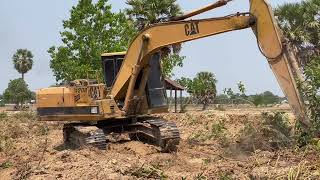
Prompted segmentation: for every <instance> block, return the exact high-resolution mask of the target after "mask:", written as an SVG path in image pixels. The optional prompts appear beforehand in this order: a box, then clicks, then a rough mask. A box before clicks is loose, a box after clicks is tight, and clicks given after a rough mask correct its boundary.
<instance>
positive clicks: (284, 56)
mask: <svg viewBox="0 0 320 180" xmlns="http://www.w3.org/2000/svg"><path fill="white" fill-rule="evenodd" d="M219 2H220V1H219ZM225 4H226V3H225ZM250 4H251V8H250V13H238V14H235V15H230V16H226V17H221V18H210V19H201V20H180V21H171V22H167V23H161V24H155V25H152V26H150V27H148V28H146V29H144V30H143V31H142V32H141V33H140V34H139V35H138V36H137V37H136V38H135V39H134V40H133V42H132V44H131V45H130V47H129V49H128V51H127V54H126V57H125V60H124V62H123V65H122V67H121V69H120V71H119V73H118V76H117V79H116V81H115V83H114V86H113V88H112V90H111V95H113V97H114V99H115V100H120V99H124V98H125V106H124V109H123V110H124V111H125V112H126V113H128V112H129V111H130V107H131V106H132V101H133V99H134V98H138V99H139V98H140V96H142V92H141V91H143V90H144V88H145V86H146V80H147V78H146V77H148V74H149V66H148V63H149V60H150V57H151V55H152V54H153V53H156V52H158V51H159V50H160V49H161V48H163V47H166V46H168V45H172V44H176V43H182V42H187V41H192V40H195V39H199V38H204V37H208V36H213V35H216V34H220V33H225V32H229V31H235V30H241V29H245V28H249V27H252V29H253V31H254V33H255V34H256V37H257V40H258V44H259V48H260V50H261V52H262V53H263V55H264V56H266V58H267V59H268V62H269V64H270V67H271V69H272V70H273V72H274V74H275V76H276V78H277V80H278V82H279V84H280V87H281V88H282V90H283V92H284V94H285V95H286V97H287V98H288V101H289V104H290V105H291V107H292V109H293V112H294V114H295V115H296V116H297V118H299V119H302V120H305V108H304V103H303V100H302V98H301V96H300V93H299V91H298V89H297V85H296V83H295V77H294V75H295V74H296V73H299V72H298V71H297V70H294V69H293V64H294V60H293V59H292V56H291V55H292V54H290V51H289V50H288V47H287V46H286V44H285V40H284V38H283V36H282V34H281V31H280V30H279V28H278V26H277V23H276V20H275V18H274V15H273V12H272V10H271V8H270V6H269V5H268V4H267V3H266V2H265V0H250ZM212 7H219V6H212ZM197 12H203V11H201V10H197ZM196 14H197V13H193V14H192V15H196ZM185 17H190V16H187V15H186V16H185ZM141 71H142V72H143V78H142V81H141V83H140V88H139V93H135V92H134V86H135V83H136V80H137V76H138V74H139V73H140V72H141ZM303 122H304V124H306V125H307V124H308V122H307V121H303Z"/></svg>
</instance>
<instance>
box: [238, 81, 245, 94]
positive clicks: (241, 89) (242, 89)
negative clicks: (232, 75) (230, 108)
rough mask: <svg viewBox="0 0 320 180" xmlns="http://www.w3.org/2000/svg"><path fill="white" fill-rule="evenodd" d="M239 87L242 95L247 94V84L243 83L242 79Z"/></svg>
mask: <svg viewBox="0 0 320 180" xmlns="http://www.w3.org/2000/svg"><path fill="white" fill-rule="evenodd" d="M238 89H239V91H240V93H241V95H242V96H245V95H246V87H245V85H244V84H243V82H242V81H240V82H239V83H238Z"/></svg>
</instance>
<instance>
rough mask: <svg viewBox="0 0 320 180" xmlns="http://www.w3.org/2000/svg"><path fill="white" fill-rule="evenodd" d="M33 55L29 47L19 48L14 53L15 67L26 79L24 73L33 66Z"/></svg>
mask: <svg viewBox="0 0 320 180" xmlns="http://www.w3.org/2000/svg"><path fill="white" fill-rule="evenodd" d="M32 58H33V55H32V53H31V51H29V50H27V49H18V50H17V52H16V53H15V54H14V55H13V57H12V60H13V64H14V68H15V69H16V70H17V71H18V72H19V73H20V74H21V76H22V79H23V80H24V74H26V73H27V72H28V71H30V70H31V69H32V66H33V59H32Z"/></svg>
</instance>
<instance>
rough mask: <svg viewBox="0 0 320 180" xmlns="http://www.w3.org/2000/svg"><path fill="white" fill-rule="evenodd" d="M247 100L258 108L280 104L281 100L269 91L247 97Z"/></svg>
mask: <svg viewBox="0 0 320 180" xmlns="http://www.w3.org/2000/svg"><path fill="white" fill-rule="evenodd" d="M248 100H249V101H251V102H252V103H253V104H254V105H255V106H259V105H271V104H276V103H280V100H281V98H280V97H279V96H277V95H274V94H273V93H272V92H270V91H266V92H264V93H262V94H256V95H252V96H249V97H248Z"/></svg>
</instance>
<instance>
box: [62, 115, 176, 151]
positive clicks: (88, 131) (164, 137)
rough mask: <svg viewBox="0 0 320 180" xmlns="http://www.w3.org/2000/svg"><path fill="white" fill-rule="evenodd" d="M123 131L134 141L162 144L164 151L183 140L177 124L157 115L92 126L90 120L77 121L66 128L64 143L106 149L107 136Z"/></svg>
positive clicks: (173, 148)
mask: <svg viewBox="0 0 320 180" xmlns="http://www.w3.org/2000/svg"><path fill="white" fill-rule="evenodd" d="M123 133H127V134H129V137H130V139H131V140H138V141H142V142H145V143H149V144H153V145H156V146H159V147H160V148H161V151H162V152H171V151H175V150H176V148H177V145H178V144H179V141H180V133H179V129H178V128H177V126H176V124H175V123H173V122H168V121H166V120H164V119H161V118H155V117H141V118H133V119H123V120H121V121H119V120H116V121H108V122H103V123H98V124H96V125H91V126H90V125H88V124H87V123H83V124H81V123H74V124H65V125H64V127H63V137H64V143H65V144H66V145H69V146H71V147H75V148H81V147H86V146H92V147H95V148H98V149H101V150H105V149H106V148H107V139H106V136H107V135H109V134H123Z"/></svg>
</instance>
